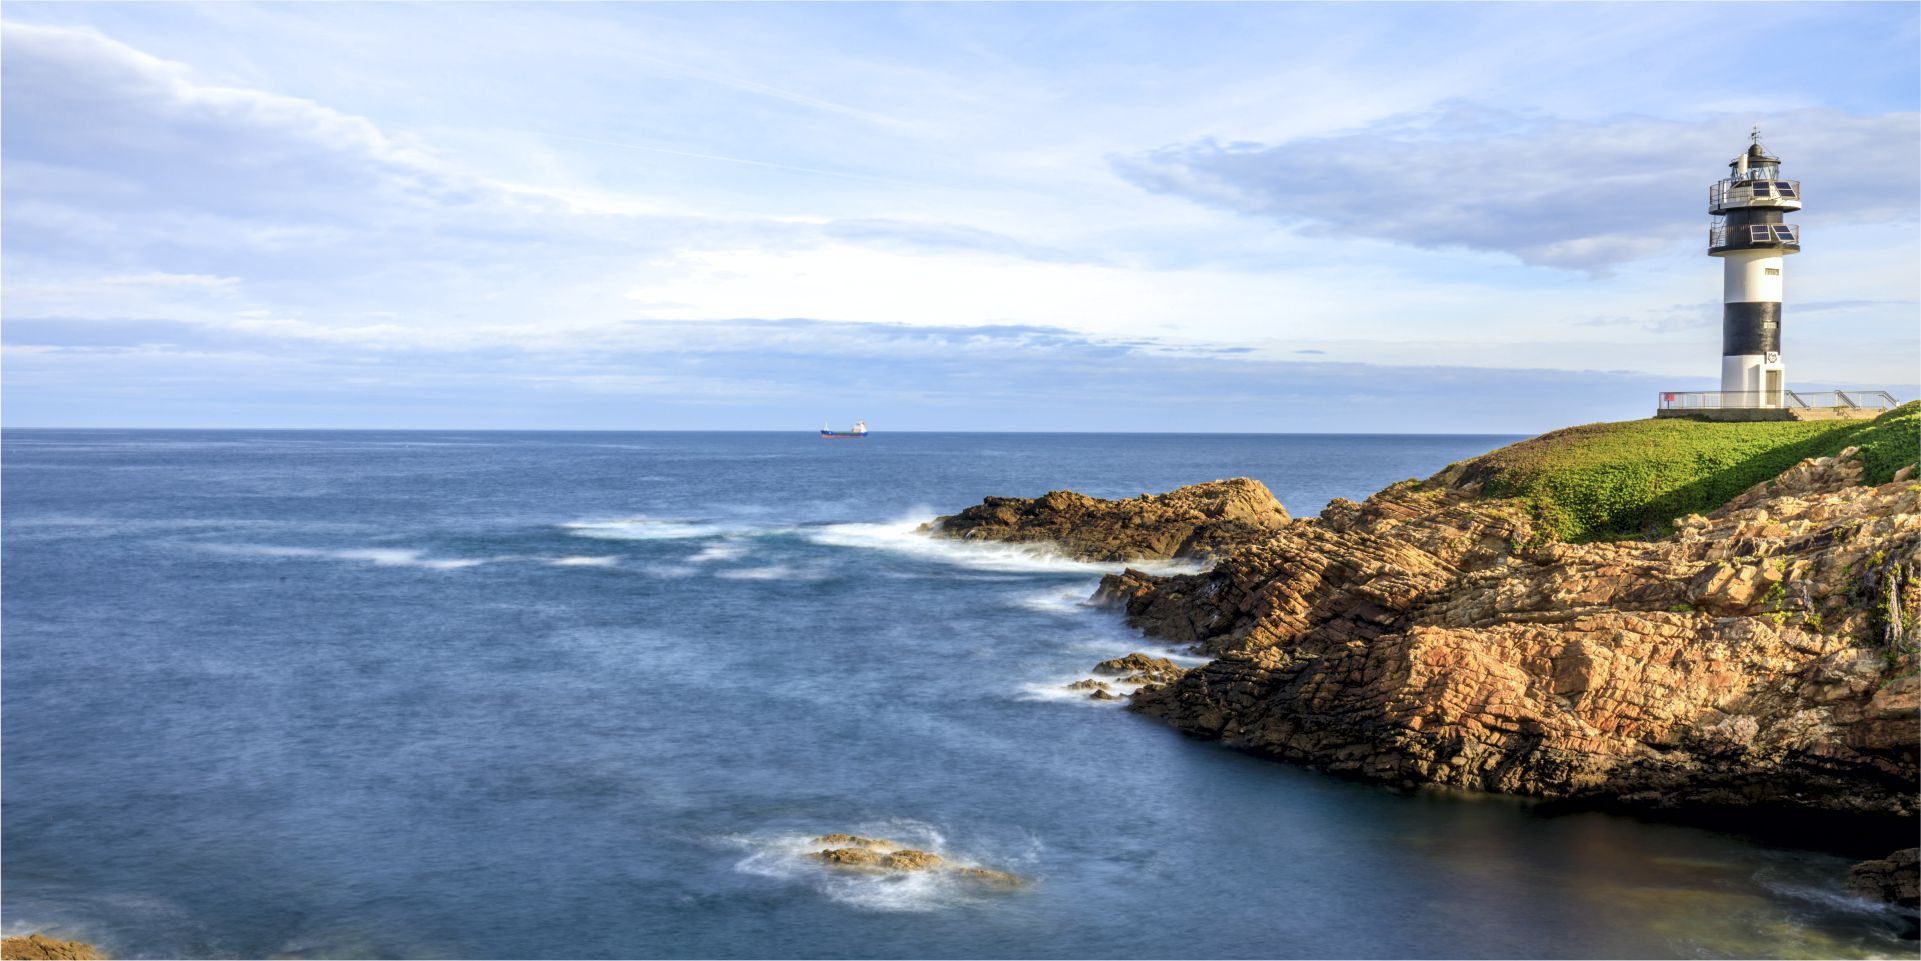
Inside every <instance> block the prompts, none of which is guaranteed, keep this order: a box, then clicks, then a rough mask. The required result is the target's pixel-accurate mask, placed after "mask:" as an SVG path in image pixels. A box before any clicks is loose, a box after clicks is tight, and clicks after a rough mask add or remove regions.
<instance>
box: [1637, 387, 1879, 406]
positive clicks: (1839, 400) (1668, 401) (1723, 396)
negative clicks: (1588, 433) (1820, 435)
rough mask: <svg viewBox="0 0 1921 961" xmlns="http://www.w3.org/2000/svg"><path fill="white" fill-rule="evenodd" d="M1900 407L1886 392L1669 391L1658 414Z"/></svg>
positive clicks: (1665, 393) (1662, 400)
mask: <svg viewBox="0 0 1921 961" xmlns="http://www.w3.org/2000/svg"><path fill="white" fill-rule="evenodd" d="M1899 406H1901V402H1900V401H1898V400H1895V399H1894V395H1893V394H1890V393H1888V392H1887V391H1885V390H1798V391H1797V390H1670V391H1662V392H1661V401H1660V409H1661V410H1721V409H1726V408H1751V407H1793V408H1800V409H1829V408H1842V409H1851V410H1893V409H1894V408H1896V407H1899Z"/></svg>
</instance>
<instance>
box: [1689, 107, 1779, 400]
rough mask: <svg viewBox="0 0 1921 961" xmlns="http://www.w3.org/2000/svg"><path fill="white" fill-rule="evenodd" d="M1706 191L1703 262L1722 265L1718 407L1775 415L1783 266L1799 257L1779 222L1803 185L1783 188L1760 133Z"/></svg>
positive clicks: (1777, 162)
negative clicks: (1715, 260)
mask: <svg viewBox="0 0 1921 961" xmlns="http://www.w3.org/2000/svg"><path fill="white" fill-rule="evenodd" d="M1749 140H1750V141H1751V142H1750V143H1749V145H1748V148H1747V149H1746V150H1744V151H1742V152H1741V155H1740V156H1738V157H1736V158H1734V160H1733V162H1732V163H1729V164H1728V167H1729V168H1730V169H1731V170H1732V171H1733V172H1732V173H1731V174H1730V175H1729V176H1728V178H1727V179H1726V180H1723V181H1721V182H1719V183H1716V184H1715V185H1713V186H1712V187H1709V188H1708V213H1710V214H1713V215H1714V224H1713V226H1712V227H1711V228H1709V231H1708V255H1709V256H1711V257H1719V258H1721V266H1722V283H1721V291H1722V293H1721V303H1722V307H1721V397H1720V403H1718V404H1717V405H1715V406H1719V407H1780V406H1781V405H1782V403H1783V396H1782V392H1783V391H1784V390H1785V389H1786V384H1785V379H1786V368H1785V367H1784V366H1783V365H1782V363H1781V281H1782V276H1781V272H1782V265H1783V263H1784V262H1785V261H1786V259H1787V255H1788V254H1798V253H1800V252H1801V228H1800V227H1799V226H1797V225H1795V224H1787V223H1782V222H1781V218H1782V215H1784V214H1787V213H1789V212H1791V211H1796V210H1800V209H1801V183H1800V181H1797V180H1782V179H1780V176H1781V159H1780V158H1779V157H1771V156H1769V155H1768V152H1767V151H1766V150H1765V149H1763V148H1762V147H1761V132H1760V130H1759V129H1756V130H1755V131H1754V132H1753V133H1752V134H1751V135H1750V136H1749Z"/></svg>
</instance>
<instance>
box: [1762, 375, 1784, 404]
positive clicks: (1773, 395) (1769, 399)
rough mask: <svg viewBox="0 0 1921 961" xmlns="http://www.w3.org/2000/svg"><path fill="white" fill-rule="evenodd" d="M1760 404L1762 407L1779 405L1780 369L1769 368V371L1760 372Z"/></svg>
mask: <svg viewBox="0 0 1921 961" xmlns="http://www.w3.org/2000/svg"><path fill="white" fill-rule="evenodd" d="M1761 405H1762V406H1764V407H1779V406H1781V371H1780V370H1778V369H1777V370H1769V371H1763V372H1762V380H1761Z"/></svg>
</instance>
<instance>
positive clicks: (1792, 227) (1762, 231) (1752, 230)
mask: <svg viewBox="0 0 1921 961" xmlns="http://www.w3.org/2000/svg"><path fill="white" fill-rule="evenodd" d="M1730 233H1732V235H1733V237H1734V240H1733V243H1734V245H1735V246H1739V247H1788V246H1793V247H1799V246H1801V225H1800V224H1744V225H1736V226H1730V225H1728V224H1709V225H1708V249H1709V250H1719V249H1721V248H1722V247H1726V246H1728V245H1729V241H1728V236H1729V235H1730Z"/></svg>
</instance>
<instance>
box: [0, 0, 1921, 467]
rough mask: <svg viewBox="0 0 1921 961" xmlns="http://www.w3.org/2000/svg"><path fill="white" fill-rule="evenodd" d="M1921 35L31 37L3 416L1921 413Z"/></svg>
mask: <svg viewBox="0 0 1921 961" xmlns="http://www.w3.org/2000/svg"><path fill="white" fill-rule="evenodd" d="M1918 10H1921V8H1917V7H1916V6H1915V5H1913V4H1895V3H1887V4H1861V5H1851V4H1831V3H1821V4H1807V5H1802V4H1793V3H1767V4H1755V5H1747V4H1651V3H1648V4H1641V3H1637V4H1622V5H1610V4H1550V5H1528V4H1408V5H1401V4H1387V3H1370V4H1352V5H1349V4H1303V5H1289V4H1231V5H1203V4H1173V5H1124V4H1116V5H1107V4H1067V5H1051V4H1016V5H998V4H931V5H892V4H871V5H870V4H818V5H781V4H726V5H705V4H657V5H656V4H614V5H598V4H530V5H514V4H451V3H447V4H421V5H406V4H294V3H282V4H263V5H249V4H208V5H194V4H87V3H59V4H39V3H30V2H14V3H9V4H7V6H6V7H5V11H4V16H5V23H4V26H0V40H3V41H4V47H5V49H4V58H3V59H0V72H3V73H4V76H0V97H3V98H4V104H3V106H4V114H3V115H0V117H3V119H0V126H3V129H0V135H3V142H0V153H3V154H4V157H3V159H4V177H5V181H4V190H5V193H4V203H3V204H0V214H4V240H3V243H4V255H5V256H4V265H3V266H4V275H3V276H0V280H3V281H4V287H0V312H3V313H4V324H3V325H0V334H3V335H4V337H3V338H0V339H4V342H5V346H4V350H5V353H4V375H5V377H4V401H5V408H4V415H5V423H6V424H7V425H8V426H16V427H22V426H275V427H475V428H595V429H599V428H607V429H612V428H637V429H646V428H677V427H684V428H793V429H809V428H811V427H813V426H817V424H818V422H819V421H820V420H822V419H823V418H832V419H833V420H835V421H837V422H844V421H852V420H853V419H855V418H857V417H858V418H865V419H866V420H868V421H869V422H870V423H871V424H873V425H874V426H875V428H876V429H880V430H885V429H984V430H1233V431H1346V430H1352V431H1410V432H1480V431H1488V432H1533V431H1541V430H1547V429H1551V428H1553V427H1557V426H1562V425H1565V424H1569V423H1575V422H1583V421H1593V420H1604V419H1625V418H1631V417H1639V416H1645V415H1646V414H1647V413H1649V411H1650V409H1651V407H1652V406H1653V397H1654V393H1655V392H1656V391H1657V390H1663V389H1712V388H1713V387H1714V386H1715V380H1716V378H1717V377H1718V370H1719V356H1718V355H1719V352H1720V347H1719V344H1720V331H1719V322H1720V321H1719V317H1720V294H1721V289H1720V284H1721V279H1720V270H1719V265H1718V263H1717V262H1715V261H1713V260H1711V259H1710V258H1708V257H1707V256H1705V254H1704V251H1703V247H1704V238H1705V230H1704V229H1703V228H1704V227H1705V226H1706V223H1707V215H1706V211H1705V206H1704V200H1705V196H1706V188H1707V185H1708V184H1709V183H1710V182H1711V181H1713V180H1714V179H1716V178H1717V177H1718V176H1721V175H1722V174H1723V173H1724V171H1725V169H1726V168H1725V166H1724V165H1725V164H1726V163H1727V161H1728V159H1729V158H1730V157H1732V156H1733V154H1734V153H1736V152H1737V151H1738V150H1739V149H1740V148H1741V147H1742V146H1743V145H1744V143H1745V141H1746V135H1747V131H1748V129H1749V127H1750V126H1752V125H1756V124H1758V125H1760V127H1761V128H1762V132H1763V135H1764V137H1765V139H1766V142H1767V144H1768V145H1769V146H1770V147H1771V148H1772V149H1773V150H1774V151H1775V152H1776V153H1778V154H1780V155H1781V156H1782V157H1783V158H1784V175H1785V176H1789V177H1793V178H1796V179H1800V180H1802V181H1803V183H1804V193H1805V195H1806V197H1807V208H1806V210H1805V211H1804V212H1803V213H1802V214H1801V215H1799V216H1798V217H1797V218H1796V219H1797V220H1798V222H1800V223H1801V224H1802V225H1803V233H1804V244H1805V247H1806V251H1805V252H1804V253H1802V254H1800V255H1798V256H1796V257H1794V258H1792V259H1791V260H1790V261H1789V262H1788V283H1787V305H1786V319H1785V323H1784V341H1785V343H1784V354H1785V360H1786V362H1787V364H1788V374H1789V379H1790V381H1791V383H1792V384H1793V385H1796V386H1808V387H1824V386H1829V387H1831V386H1836V385H1841V386H1861V387H1883V388H1888V389H1892V390H1894V391H1895V392H1896V393H1897V394H1899V395H1901V396H1902V397H1903V398H1910V397H1914V396H1916V395H1917V393H1921V389H1918V388H1917V386H1916V383H1917V381H1918V380H1921V374H1917V368H1918V367H1921V331H1918V327H1921V325H1918V324H1917V319H1921V233H1918V232H1917V228H1916V225H1917V220H1918V219H1921V162H1918V158H1917V154H1918V153H1921V123H1918V122H1917V108H1918V105H1917V99H1918V97H1921V93H1918V91H1921V30H1918V29H1917V11H1918Z"/></svg>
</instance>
